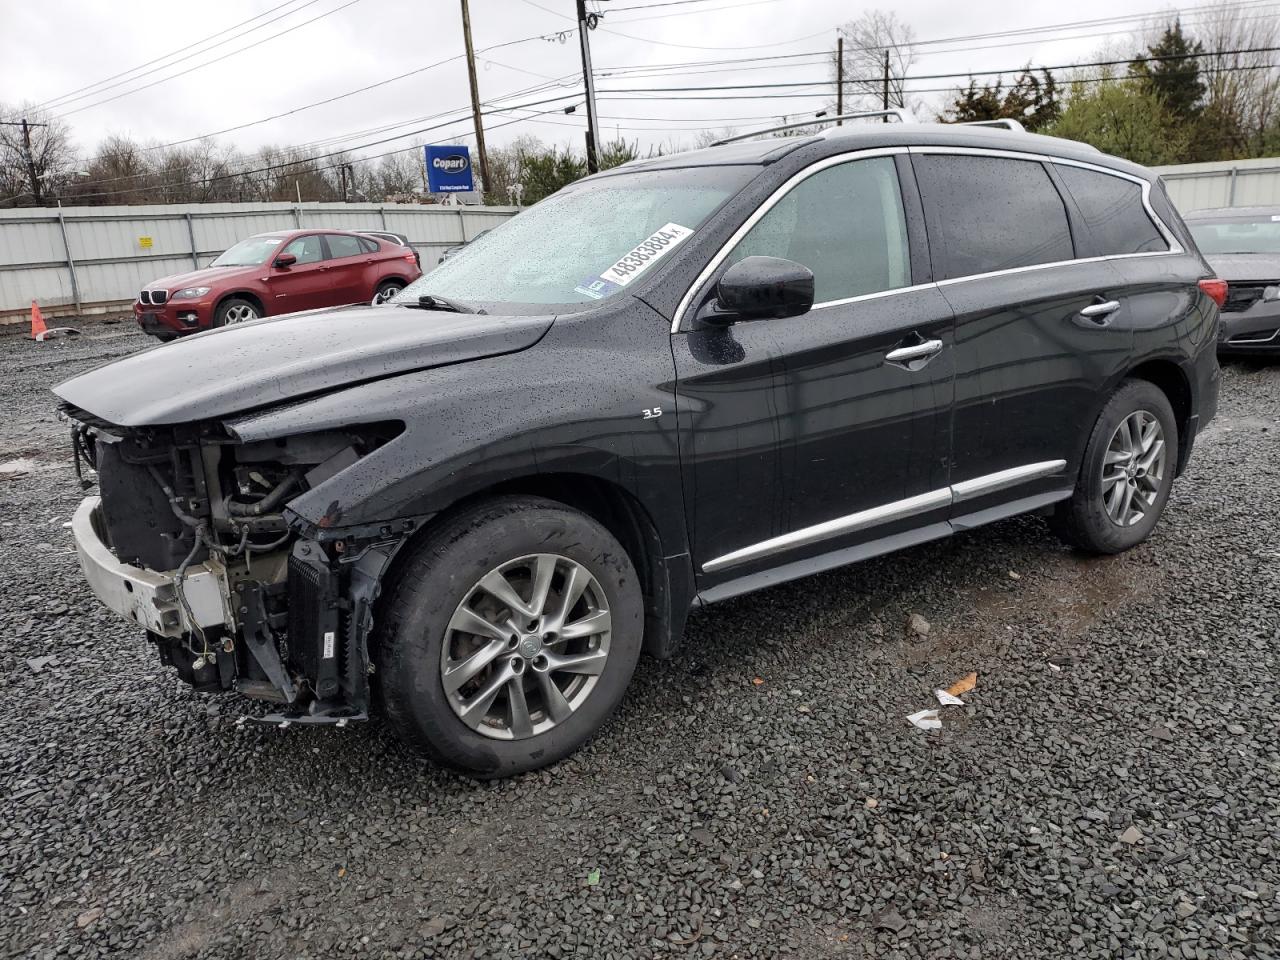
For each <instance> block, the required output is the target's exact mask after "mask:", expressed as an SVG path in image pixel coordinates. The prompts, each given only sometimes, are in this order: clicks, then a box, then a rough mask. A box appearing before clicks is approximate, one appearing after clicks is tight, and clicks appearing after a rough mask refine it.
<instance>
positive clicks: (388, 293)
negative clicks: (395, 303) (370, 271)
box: [372, 280, 405, 307]
mask: <svg viewBox="0 0 1280 960" xmlns="http://www.w3.org/2000/svg"><path fill="white" fill-rule="evenodd" d="M404 287H405V285H404V284H403V283H401V282H400V281H399V280H384V281H383V282H382V283H380V284H378V289H377V290H376V291H374V294H373V301H372V304H373V306H375V307H376V306H377V305H378V304H380V303H386V302H387V301H388V300H390V299H391V298H392V297H394V296H395V295H396V294H397V293H399V292H400V291H401V290H403V289H404Z"/></svg>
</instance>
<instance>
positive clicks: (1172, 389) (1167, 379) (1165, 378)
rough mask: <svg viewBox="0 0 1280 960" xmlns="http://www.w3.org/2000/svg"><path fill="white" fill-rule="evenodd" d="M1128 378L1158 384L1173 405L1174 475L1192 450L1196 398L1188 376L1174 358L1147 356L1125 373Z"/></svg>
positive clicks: (1179, 471) (1185, 461) (1176, 474)
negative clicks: (1175, 433)
mask: <svg viewBox="0 0 1280 960" xmlns="http://www.w3.org/2000/svg"><path fill="white" fill-rule="evenodd" d="M1125 379H1127V380H1146V381H1147V382H1148V383H1151V384H1154V385H1155V386H1157V387H1159V388H1160V391H1161V392H1162V393H1163V394H1164V395H1165V397H1167V398H1168V400H1169V406H1171V407H1173V416H1174V420H1175V421H1177V424H1178V464H1177V469H1176V471H1175V476H1178V475H1181V473H1182V471H1183V469H1184V468H1185V467H1186V464H1187V457H1188V456H1189V455H1190V452H1191V441H1192V440H1193V439H1194V437H1193V436H1192V430H1193V424H1192V420H1193V412H1194V410H1195V400H1194V397H1193V396H1192V393H1191V378H1190V377H1188V376H1187V373H1186V371H1184V370H1183V369H1182V367H1181V365H1179V364H1178V363H1177V362H1176V361H1174V360H1168V359H1156V360H1146V361H1144V362H1142V363H1140V364H1138V365H1137V366H1136V367H1134V368H1133V369H1132V370H1130V371H1129V372H1128V374H1127V375H1126V376H1125Z"/></svg>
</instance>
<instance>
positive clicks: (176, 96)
mask: <svg viewBox="0 0 1280 960" xmlns="http://www.w3.org/2000/svg"><path fill="white" fill-rule="evenodd" d="M281 3H282V0H220V2H218V3H195V2H192V0H118V2H115V3H104V2H102V0H40V2H33V0H0V24H2V25H3V29H0V98H3V100H4V101H5V102H6V103H8V104H10V105H16V104H18V103H22V102H33V103H42V102H46V101H49V100H51V99H52V98H55V97H60V96H63V95H66V94H68V93H71V92H73V91H75V90H77V89H78V88H81V87H83V86H85V85H87V84H92V83H95V82H98V81H102V80H105V79H106V78H108V77H110V76H112V75H114V74H117V73H119V72H121V71H123V70H127V69H129V68H131V67H135V66H139V65H141V64H144V63H146V62H147V61H151V60H153V59H155V58H157V57H161V56H162V55H164V54H167V53H170V52H171V51H174V50H176V49H177V48H180V47H183V46H185V45H188V44H196V43H198V42H200V41H203V40H205V38H207V37H210V36H211V35H212V34H216V33H218V32H219V31H222V30H226V29H227V28H229V27H232V26H234V25H235V24H237V23H240V22H241V21H244V20H247V19H249V18H251V17H254V16H256V15H258V14H264V13H266V11H268V10H271V9H272V8H275V7H280V6H281ZM658 3H659V0H592V2H591V3H590V7H591V8H592V9H595V10H599V11H601V12H603V13H604V14H605V16H604V18H603V19H602V21H601V23H600V25H599V28H598V29H596V30H594V31H592V33H591V46H592V57H593V60H594V63H595V68H596V73H597V77H598V79H597V88H598V90H599V91H600V92H599V101H600V102H599V112H600V116H601V124H602V126H603V127H604V132H605V135H606V137H612V136H614V135H615V134H616V135H620V136H622V137H625V138H627V139H628V140H631V139H638V140H639V141H640V144H641V147H642V149H645V148H648V147H650V146H652V145H657V144H662V143H670V142H672V141H675V142H685V143H690V142H691V141H692V139H693V137H694V135H696V133H697V131H698V130H700V129H702V128H703V127H712V128H715V129H719V128H722V127H725V126H733V127H736V128H738V129H740V130H744V129H751V128H752V127H755V126H762V125H767V124H768V123H769V122H770V121H771V120H772V121H773V122H776V119H775V118H780V117H782V116H783V115H788V116H789V117H791V118H792V119H801V118H804V117H806V116H811V115H812V114H813V112H814V111H815V110H819V109H822V108H823V106H825V105H826V103H827V102H828V101H829V100H830V98H831V97H832V95H833V94H832V89H833V88H832V85H831V82H830V70H829V67H828V66H827V65H826V64H824V63H821V62H819V61H818V60H817V58H816V56H815V57H808V58H804V57H801V58H795V59H792V60H783V59H772V60H766V59H760V60H757V61H755V62H754V63H751V64H738V65H725V66H728V67H729V68H730V69H725V66H722V65H716V66H710V65H708V66H697V67H695V66H689V67H683V68H680V69H679V70H678V71H676V72H672V73H667V74H665V75H663V76H649V77H642V78H637V77H635V76H630V77H628V76H617V75H615V76H610V75H609V74H610V72H611V69H613V68H622V67H643V66H649V65H656V64H673V63H689V62H695V61H696V62H700V63H701V62H705V61H714V60H725V59H730V58H742V57H760V58H765V57H777V56H779V55H786V54H805V53H814V54H817V53H820V52H821V51H824V50H831V49H833V48H834V46H835V37H836V27H837V25H838V24H840V23H842V22H844V21H847V20H849V19H850V18H852V17H854V16H856V15H857V14H858V13H860V12H861V11H862V10H863V9H865V8H864V7H862V6H859V5H856V4H852V3H849V2H847V0H845V2H842V0H699V2H693V3H679V4H671V3H670V0H667V3H668V4H669V5H663V6H660V5H658ZM883 6H884V7H886V8H892V9H894V10H896V12H897V14H898V16H899V17H900V18H901V19H902V20H904V21H905V22H907V23H909V24H910V25H911V26H912V27H913V28H914V30H915V34H916V38H917V40H921V41H932V40H940V39H947V38H955V37H968V36H972V35H974V34H988V33H993V32H1004V31H1013V30H1018V29H1022V28H1028V27H1036V26H1041V25H1054V24H1063V23H1067V22H1072V21H1082V20H1086V19H1090V18H1110V17H1117V16H1122V15H1133V14H1140V13H1148V12H1150V13H1156V12H1158V11H1161V10H1164V11H1168V10H1172V9H1174V8H1173V7H1172V6H1171V5H1169V4H1167V3H1161V2H1158V0H1146V2H1141V0H1128V2H1119V3H1117V2H1115V0H1075V2H1073V3H1071V4H1066V5H1064V4H1062V3H1061V2H1057V0H1022V2H1020V3H1017V4H1016V5H1015V4H1011V3H1008V2H1000V0H997V2H993V0H971V2H968V3H956V2H954V0H902V2H898V3H896V4H888V3H886V4H883ZM646 7H649V8H651V9H640V8H646ZM543 8H545V9H543ZM624 8H629V9H624ZM573 10H574V3H573V0H536V3H535V2H534V0H471V19H472V32H473V37H474V41H475V46H476V48H477V51H479V50H482V49H483V48H487V47H492V46H495V45H497V44H503V43H505V42H507V41H512V40H520V39H522V38H526V37H532V36H535V35H538V34H551V33H554V32H555V31H559V30H565V29H568V30H572V29H573V27H574V22H573ZM331 11H332V12H331ZM557 11H558V13H557ZM324 14H329V15H327V16H322V15H324ZM281 16H282V19H279V20H277V21H276V22H274V23H268V21H269V20H271V19H272V18H274V17H281ZM317 17H318V18H319V19H315V21H314V22H312V23H306V21H308V20H311V19H312V18H317ZM1185 19H1187V20H1189V21H1190V22H1191V23H1192V26H1193V27H1194V21H1195V19H1196V18H1195V15H1192V16H1190V17H1188V18H1185ZM300 24H302V25H301V26H298V27H297V29H294V30H291V31H290V32H287V33H284V34H283V35H282V36H279V37H278V38H276V39H267V40H266V41H265V42H262V43H260V44H259V45H257V46H254V47H252V48H251V49H245V50H243V52H236V51H237V50H240V49H241V48H245V47H247V46H248V45H249V44H251V43H254V42H256V41H260V40H264V39H265V38H268V37H270V36H271V35H272V34H276V33H280V32H281V31H283V30H285V29H286V28H288V27H292V26H295V25H300ZM254 27H258V28H259V29H253V28H254ZM1133 27H1134V25H1133V24H1128V23H1125V24H1116V25H1106V26H1100V27H1089V28H1074V29H1062V30H1058V31H1056V32H1055V33H1052V34H1050V35H1048V36H1044V35H1041V36H1036V35H1030V36H1027V35H1022V36H1007V37H997V38H988V39H983V40H970V41H956V42H952V43H949V44H932V45H927V46H922V47H920V48H919V56H918V59H917V62H916V64H915V65H914V67H913V70H912V72H913V73H914V74H939V73H952V72H959V71H969V70H973V71H978V70H992V69H1004V68H1011V67H1016V66H1019V65H1021V64H1022V63H1025V62H1027V61H1031V62H1032V63H1034V64H1060V63H1069V62H1073V61H1077V60H1080V59H1083V58H1087V57H1089V56H1090V55H1091V54H1092V53H1094V52H1095V51H1096V50H1097V49H1098V48H1099V47H1100V46H1101V45H1103V44H1107V43H1111V44H1115V43H1116V42H1118V41H1125V40H1126V36H1127V34H1128V33H1129V32H1130V31H1131V30H1132V29H1133ZM246 31H250V32H246ZM239 33H243V34H244V35H243V36H241V37H239V38H238V39H229V38H232V37H235V35H236V34H239ZM622 34H626V36H623V35H622ZM228 39H229V42H227V43H225V44H223V45H222V46H218V47H213V46H212V43H215V42H217V40H228ZM1126 46H1127V43H1126ZM977 47H982V48H983V49H975V48H977ZM463 49H464V48H463V40H462V24H461V15H460V12H459V3H458V0H412V2H410V0H292V2H291V3H289V4H287V5H284V6H283V7H281V9H279V10H277V11H275V12H274V13H270V14H267V15H266V16H263V17H262V19H260V20H256V21H254V22H253V23H250V24H247V25H246V26H243V27H239V28H237V29H236V30H234V31H231V32H229V33H227V34H224V35H223V36H222V37H218V38H215V39H214V40H211V41H209V42H208V43H204V44H203V45H201V46H197V47H195V48H194V49H192V50H189V51H187V52H185V53H183V54H181V55H179V56H178V57H175V58H171V59H168V60H163V61H161V62H160V63H158V64H152V65H151V66H147V67H144V68H143V69H142V70H140V71H138V74H135V75H134V76H136V77H137V78H136V79H132V80H130V81H129V82H127V83H123V84H122V83H121V82H120V80H112V81H110V84H119V85H115V86H109V85H108V84H104V85H103V86H102V87H101V88H99V89H98V90H97V91H96V92H94V93H93V95H92V96H88V97H84V98H81V99H76V100H67V101H66V102H65V103H64V105H62V106H60V107H57V108H55V109H53V110H52V112H53V113H55V114H65V115H66V120H67V122H68V123H70V124H71V125H72V130H73V135H74V140H75V143H76V144H77V146H78V147H79V148H80V149H81V150H82V151H85V152H88V151H91V150H92V148H93V146H94V145H95V144H96V143H97V142H99V141H100V139H101V138H102V137H104V136H106V135H108V134H111V133H123V134H128V135H130V136H132V137H135V138H138V139H141V140H149V141H163V142H169V141H173V140H178V139H183V138H186V137H193V136H198V135H201V134H204V133H208V132H211V131H216V130H220V129H222V128H225V127H230V126H234V125H237V124H243V123H245V122H247V121H252V120H258V119H260V118H263V117H267V116H270V115H273V114H278V113H282V112H284V111H288V110H292V109H294V108H296V107H299V106H301V105H303V104H307V103H310V102H312V101H316V100H321V99H324V98H328V97H334V96H337V95H339V94H342V93H345V92H347V91H350V90H353V89H355V88H357V87H361V86H365V85H368V84H372V83H376V82H378V81H381V80H386V79H388V78H390V77H393V76H395V75H397V74H400V73H404V72H406V71H410V70H415V69H417V68H420V67H424V66H426V65H428V64H431V63H434V62H436V61H440V60H446V59H447V58H450V57H458V55H459V54H461V53H462V52H463ZM479 58H480V71H479V85H480V96H481V98H482V99H483V100H485V101H486V102H488V101H499V103H498V104H497V105H509V104H521V103H526V102H528V101H535V100H543V99H546V98H548V97H552V96H556V95H560V94H569V93H573V92H574V91H580V90H581V81H582V76H581V63H580V59H579V52H578V45H577V37H576V35H575V34H572V33H570V34H567V35H566V36H565V38H564V42H560V41H559V40H558V39H555V38H553V39H551V40H539V39H533V40H528V41H527V42H523V43H516V44H513V45H510V46H504V47H502V48H501V49H495V50H491V51H489V52H487V53H479ZM204 63H208V64H209V65H208V66H201V67H199V68H198V69H194V70H191V71H190V72H189V73H186V75H184V76H180V77H177V78H175V79H172V80H167V81H165V82H161V83H157V84H155V85H154V86H151V87H149V88H148V89H145V90H141V91H140V92H137V93H134V94H131V95H128V96H123V97H119V98H118V99H114V100H112V101H110V102H107V103H101V104H100V105H98V104H97V101H99V100H104V99H106V98H108V97H113V96H116V95H118V94H121V93H124V92H125V91H128V90H131V89H133V88H135V87H139V86H142V85H144V84H149V83H154V81H157V80H160V79H162V78H164V77H167V76H170V75H172V74H174V73H177V72H178V71H180V70H188V69H189V68H191V67H196V66H197V65H199V64H204ZM161 66H162V67H163V68H162V69H158V70H157V69H156V67H161ZM145 71H153V72H150V73H145ZM144 73H145V75H143V74H144ZM551 80H562V81H563V83H564V86H563V87H556V88H554V89H551V90H537V91H534V92H530V93H527V94H524V95H521V96H517V97H516V98H514V99H509V100H507V101H500V99H499V98H501V97H503V96H508V95H511V94H518V93H519V92H520V91H522V90H526V89H527V88H531V87H535V86H536V85H540V84H545V83H548V82H549V81H551ZM752 82H754V83H765V82H771V83H780V82H803V83H806V84H808V83H810V82H812V83H813V86H804V87H790V88H782V89H777V90H769V91H757V92H768V93H803V94H804V96H797V97H788V98H783V97H774V98H769V99H754V100H753V99H725V100H712V99H708V100H683V101H679V102H677V101H676V100H675V99H674V98H675V97H679V96H691V95H694V94H662V93H652V92H644V93H614V94H610V93H607V92H605V91H610V90H620V89H622V88H636V87H649V88H652V87H674V86H708V85H726V84H732V83H752ZM952 82H953V81H947V80H942V81H939V80H921V81H919V82H917V83H915V84H913V86H915V87H917V88H935V87H942V86H947V85H949V84H950V83H952ZM747 92H748V91H732V90H730V91H716V92H712V93H711V94H710V95H711V96H718V95H721V94H724V95H734V94H735V93H736V94H739V95H741V94H745V93H747ZM704 95H707V94H704ZM624 97H625V98H630V99H622V98H624ZM923 99H925V100H926V101H931V102H933V103H935V104H936V102H937V100H938V95H936V94H929V95H926V96H925V97H924V98H923ZM469 102H470V101H469V93H468V88H467V72H466V63H465V60H464V59H462V58H460V57H459V58H458V59H454V60H451V61H449V62H446V63H444V64H442V65H441V66H438V67H435V68H433V69H430V70H426V71H423V72H420V73H417V74H415V75H413V76H411V77H408V78H405V79H402V80H398V81H395V82H393V83H388V84H386V85H384V86H381V87H378V88H377V89H375V90H370V91H368V92H365V93H360V94H357V95H355V96H350V97H347V98H345V99H341V100H337V101H335V102H333V103H330V104H327V105H324V106H319V107H315V108H313V109H309V110H305V111H301V112H298V113H296V114H294V115H292V116H289V117H285V118H282V119H279V120H273V121H271V122H267V123H260V124H256V125H254V126H249V127H247V128H245V129H243V130H239V131H236V132H233V133H228V134H225V135H224V137H223V138H224V139H226V140H228V141H230V142H233V143H234V144H235V145H236V146H237V147H239V148H241V149H244V150H251V149H253V148H256V147H258V146H261V145H263V144H267V143H276V144H282V143H306V142H314V141H318V140H321V139H324V138H336V137H339V136H342V135H347V134H357V133H362V132H363V131H374V130H375V128H379V127H383V126H386V125H390V124H394V123H400V122H403V121H409V120H415V119H416V118H426V117H431V116H432V115H437V114H444V116H443V117H442V118H438V119H433V120H425V119H424V120H420V121H419V122H416V123H413V124H409V125H407V126H405V127H401V128H396V129H391V130H386V131H377V132H370V133H367V134H362V135H361V136H357V137H354V138H352V139H349V140H344V141H337V142H335V144H334V146H341V147H347V146H358V145H360V144H362V143H365V142H368V141H371V140H377V139H382V138H385V137H390V136H394V135H396V134H400V133H405V132H408V131H411V130H414V129H416V128H418V127H423V126H427V125H428V124H430V123H440V122H442V121H443V120H449V119H453V118H456V117H460V118H463V119H462V120H461V122H455V123H453V124H452V125H450V126H447V127H445V128H443V129H440V130H436V131H433V132H430V133H424V134H419V135H418V137H419V138H420V139H422V140H425V141H428V142H443V143H448V142H470V140H471V138H470V136H469V132H470V119H469V117H467V116H466V115H465V111H466V109H467V108H468V106H469ZM562 102H563V103H574V102H577V103H580V102H581V100H580V94H579V98H578V99H566V100H564V101H562ZM78 108H82V109H78ZM531 109H533V110H547V109H557V107H556V105H546V104H544V105H541V106H536V107H533V108H531ZM71 111H75V112H71ZM584 114H585V111H584V110H583V109H582V108H581V107H580V108H579V110H578V112H577V113H576V114H575V115H573V116H566V115H564V114H563V113H561V112H558V110H557V112H556V113H552V114H550V115H548V116H543V117H537V118H530V119H524V120H520V121H518V122H510V121H512V120H513V119H514V118H517V117H522V116H523V117H528V116H529V110H520V111H515V112H508V113H504V114H494V115H492V116H490V117H487V118H486V129H490V128H492V132H491V133H490V134H489V135H488V136H489V142H490V144H501V143H504V142H508V141H509V140H511V139H512V138H514V137H515V136H518V135H520V134H526V133H532V134H535V135H537V136H539V137H541V138H542V139H543V140H545V141H548V142H554V143H560V144H567V143H570V142H572V143H573V144H574V145H575V146H581V144H582V142H583V139H582V137H583V134H582V131H583V130H584V129H585V115H584ZM500 124H506V125H505V126H499V125H500ZM412 142H413V140H412V139H408V138H406V139H403V140H398V141H393V142H391V143H388V144H385V145H382V146H378V147H370V148H369V149H368V150H366V151H365V152H366V153H377V152H382V151H386V150H392V149H395V148H397V147H401V146H408V145H409V144H410V143H412ZM334 146H330V147H327V148H326V149H333V148H334Z"/></svg>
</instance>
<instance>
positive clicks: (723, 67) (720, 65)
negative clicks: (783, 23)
mask: <svg viewBox="0 0 1280 960" xmlns="http://www.w3.org/2000/svg"><path fill="white" fill-rule="evenodd" d="M1277 6H1280V2H1276V0H1268V2H1267V3H1266V7H1267V8H1268V9H1270V8H1274V7H1277ZM1215 9H1216V8H1215ZM1256 9H1262V8H1261V7H1259V8H1256ZM1269 19H1271V17H1270V16H1269V15H1260V16H1256V17H1243V18H1241V22H1249V21H1253V20H1269ZM1200 22H1201V21H1198V20H1183V25H1184V26H1187V25H1193V26H1194V25H1195V24H1197V23H1200ZM1130 33H1132V31H1131V30H1114V31H1111V32H1107V33H1079V34H1073V35H1070V36H1065V37H1051V38H1048V39H1046V40H1045V41H1043V42H1047V43H1059V42H1062V41H1066V40H1088V39H1096V38H1098V37H1108V36H1117V35H1119V34H1130ZM1038 42H1041V41H1039V40H1033V41H1025V40H1016V41H1013V42H1011V43H993V44H984V45H981V46H971V47H963V48H957V49H955V50H935V51H932V52H930V53H926V54H923V55H922V56H925V57H928V56H940V55H947V54H952V53H969V52H972V51H977V50H993V49H1003V48H1006V47H1021V46H1026V45H1027V43H1038ZM804 59H809V60H814V61H815V63H813V64H805V65H818V64H820V63H827V62H830V60H831V51H830V50H814V51H811V52H809V53H787V54H774V55H772V56H755V57H737V58H730V59H722V60H689V61H683V62H676V63H658V64H637V65H633V66H617V67H602V68H600V69H599V70H597V73H599V74H600V75H601V76H603V77H609V76H615V75H624V74H625V75H629V76H632V77H636V78H643V77H645V76H654V77H658V76H662V75H664V74H666V73H678V74H680V75H682V76H695V75H699V74H710V73H742V72H746V71H747V70H751V71H755V70H779V69H783V68H787V67H791V66H794V65H795V63H794V62H786V63H760V61H761V60H785V61H799V60H804ZM735 64H748V65H749V66H746V67H739V66H735ZM702 66H705V67H708V68H709V69H706V70H691V69H688V68H690V67H702ZM1010 72H1012V71H1010Z"/></svg>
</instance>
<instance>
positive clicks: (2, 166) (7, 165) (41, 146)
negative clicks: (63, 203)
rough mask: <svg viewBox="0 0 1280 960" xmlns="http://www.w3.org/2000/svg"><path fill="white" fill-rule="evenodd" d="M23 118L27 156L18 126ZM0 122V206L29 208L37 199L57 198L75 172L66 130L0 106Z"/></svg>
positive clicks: (22, 110) (28, 110)
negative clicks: (29, 149)
mask: <svg viewBox="0 0 1280 960" xmlns="http://www.w3.org/2000/svg"><path fill="white" fill-rule="evenodd" d="M24 118H25V119H26V120H27V121H29V123H30V124H32V126H29V127H28V131H29V133H30V136H31V153H30V156H28V155H27V145H26V143H25V141H24V140H23V136H22V127H21V126H20V124H21V122H22V120H23V119H24ZM0 120H2V121H4V124H2V125H0V206H31V205H33V204H34V203H35V201H36V197H37V196H41V197H42V198H43V195H44V194H48V195H50V196H57V195H58V193H59V191H60V190H61V189H62V188H63V187H65V185H66V183H67V182H68V181H69V180H70V179H71V176H72V173H73V171H74V168H75V154H74V151H73V150H72V149H71V132H70V128H69V127H68V126H67V124H66V123H65V122H63V121H61V120H55V119H53V118H52V117H50V116H48V115H47V114H43V113H40V112H39V111H36V110H32V109H31V108H30V107H29V106H26V105H24V106H23V107H9V106H6V105H4V104H0ZM10 124H14V126H10ZM36 124H38V126H36ZM33 174H34V176H35V180H36V182H35V183H32V175H33Z"/></svg>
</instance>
